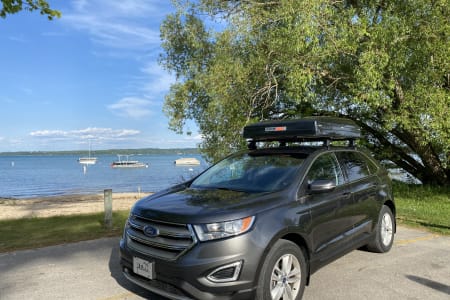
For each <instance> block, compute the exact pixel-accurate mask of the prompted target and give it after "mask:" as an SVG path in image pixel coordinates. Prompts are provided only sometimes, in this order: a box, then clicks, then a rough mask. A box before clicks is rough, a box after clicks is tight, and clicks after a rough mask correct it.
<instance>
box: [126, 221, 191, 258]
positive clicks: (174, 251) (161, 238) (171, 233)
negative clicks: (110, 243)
mask: <svg viewBox="0 0 450 300" xmlns="http://www.w3.org/2000/svg"><path fill="white" fill-rule="evenodd" d="M146 227H147V228H148V227H152V228H153V229H155V232H157V234H155V235H152V236H149V235H148V234H147V235H146V234H145V233H144V228H146ZM126 235H127V245H128V247H129V248H131V249H133V250H135V251H137V252H140V253H142V254H145V255H149V256H152V257H158V258H162V259H166V260H175V259H177V258H178V257H179V256H180V255H182V254H183V253H184V252H185V251H187V250H188V249H189V248H191V247H192V246H193V245H194V243H195V238H194V237H195V236H194V234H193V233H192V229H191V228H190V225H187V224H174V223H166V222H160V221H155V220H149V219H145V218H142V217H139V216H135V215H132V216H131V217H130V218H129V220H128V226H127V230H126Z"/></svg>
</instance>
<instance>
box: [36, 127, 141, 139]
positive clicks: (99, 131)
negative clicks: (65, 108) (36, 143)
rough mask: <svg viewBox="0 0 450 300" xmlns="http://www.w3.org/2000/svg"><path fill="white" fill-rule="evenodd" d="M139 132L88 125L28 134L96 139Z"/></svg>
mask: <svg viewBox="0 0 450 300" xmlns="http://www.w3.org/2000/svg"><path fill="white" fill-rule="evenodd" d="M140 133H141V132H140V131H139V130H134V129H112V128H97V127H88V128H85V129H79V130H70V131H64V130H37V131H32V132H30V136H32V137H35V138H45V139H68V140H73V139H82V140H85V139H97V140H114V139H123V138H129V137H134V136H136V135H138V134H140Z"/></svg>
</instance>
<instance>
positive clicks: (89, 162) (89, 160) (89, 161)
mask: <svg viewBox="0 0 450 300" xmlns="http://www.w3.org/2000/svg"><path fill="white" fill-rule="evenodd" d="M78 162H79V163H80V164H83V165H95V163H96V162H97V157H91V142H89V154H88V156H87V157H86V156H85V157H80V158H78Z"/></svg>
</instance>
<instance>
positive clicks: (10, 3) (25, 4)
mask: <svg viewBox="0 0 450 300" xmlns="http://www.w3.org/2000/svg"><path fill="white" fill-rule="evenodd" d="M1 3H2V8H1V10H0V17H2V18H6V15H8V14H15V13H18V12H19V11H22V10H28V11H34V10H40V13H41V15H46V16H47V18H48V19H49V20H53V18H55V17H57V18H59V17H61V13H60V12H59V11H57V10H53V9H51V8H50V6H49V4H48V3H47V1H44V0H25V1H24V0H1Z"/></svg>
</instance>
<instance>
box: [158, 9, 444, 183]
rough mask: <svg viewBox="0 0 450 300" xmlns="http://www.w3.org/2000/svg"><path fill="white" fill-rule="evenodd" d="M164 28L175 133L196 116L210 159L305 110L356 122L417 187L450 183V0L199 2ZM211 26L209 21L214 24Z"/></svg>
mask: <svg viewBox="0 0 450 300" xmlns="http://www.w3.org/2000/svg"><path fill="white" fill-rule="evenodd" d="M178 8H179V9H178V11H177V12H176V13H174V14H172V15H170V16H168V17H167V18H166V20H165V21H164V22H163V24H162V27H161V37H162V39H163V48H164V53H163V54H162V55H161V63H162V65H163V66H164V67H166V68H167V69H168V70H169V71H171V72H174V74H175V75H176V78H177V82H176V83H175V84H174V85H173V86H172V87H171V91H170V93H169V94H168V95H167V97H166V103H165V111H166V113H167V114H168V115H169V117H170V126H171V128H172V129H174V130H176V131H178V132H182V131H183V125H184V122H185V121H186V120H187V119H194V120H195V121H196V122H197V124H198V126H199V128H200V130H201V132H202V134H203V136H204V142H203V144H202V146H201V147H202V150H203V151H204V152H205V153H206V154H207V155H209V156H210V157H211V158H212V159H213V160H216V159H217V158H218V157H220V156H223V155H224V154H225V153H228V152H230V151H232V150H235V149H236V148H240V147H242V146H243V141H242V138H241V136H240V133H241V130H242V128H243V126H245V125H246V124H248V123H250V122H254V121H258V120H263V119H280V118H295V117H301V116H306V115H311V114H313V113H314V114H324V115H337V116H342V117H347V118H350V119H353V120H354V121H356V122H357V123H358V124H359V125H360V126H361V127H362V128H363V129H364V132H365V135H366V137H367V139H366V140H367V141H368V142H367V143H365V144H366V146H367V147H369V148H371V150H372V151H373V152H374V153H375V155H376V156H377V158H379V159H389V160H391V161H392V162H394V163H396V164H397V165H398V166H400V167H402V168H403V169H405V170H406V171H408V172H409V173H411V174H413V175H414V176H416V177H417V178H419V179H420V180H421V181H422V182H424V183H437V184H442V185H443V184H449V183H450V109H449V105H450V60H449V59H448V58H449V57H450V24H449V22H448V20H449V19H450V2H449V0H435V1H426V0H403V1H385V0H366V1H333V0H316V1H309V0H308V1H307V0H273V1H262V0H240V1H239V0H229V1H219V0H203V1H193V2H192V3H190V2H189V1H183V2H180V3H178ZM210 18H211V19H212V20H216V21H219V22H218V23H216V25H215V26H212V27H211V26H210V27H209V28H207V27H206V25H205V24H211V23H212V22H211V19H210Z"/></svg>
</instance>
